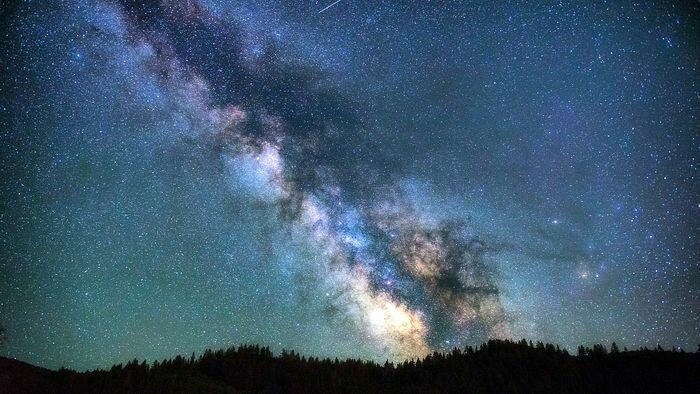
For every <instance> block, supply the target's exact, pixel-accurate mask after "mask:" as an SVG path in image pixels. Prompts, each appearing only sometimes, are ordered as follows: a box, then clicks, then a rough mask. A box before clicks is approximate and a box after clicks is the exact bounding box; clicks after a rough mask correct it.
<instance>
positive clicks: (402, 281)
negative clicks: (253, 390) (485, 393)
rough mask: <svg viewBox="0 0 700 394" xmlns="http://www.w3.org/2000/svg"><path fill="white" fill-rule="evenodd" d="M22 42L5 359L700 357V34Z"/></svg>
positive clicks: (285, 16)
mask: <svg viewBox="0 0 700 394" xmlns="http://www.w3.org/2000/svg"><path fill="white" fill-rule="evenodd" d="M330 3H332V1H301V2H299V1H294V2H287V1H266V2H260V1H241V2H228V1H210V0H201V1H187V2H177V1H162V2H160V3H155V2H154V3H150V2H149V3H147V4H146V5H143V4H142V2H137V1H129V0H124V1H116V0H115V1H111V0H105V1H78V0H76V1H48V2H46V1H41V2H39V1H23V2H13V3H11V4H7V5H3V6H2V7H1V9H2V11H1V12H0V18H1V21H0V67H2V73H1V76H0V81H1V82H0V140H1V141H0V179H2V181H1V182H0V201H2V209H1V210H0V246H1V247H0V324H2V326H4V327H5V328H6V329H7V337H8V342H7V344H6V345H5V346H4V347H3V348H2V349H0V352H2V354H3V355H6V356H10V357H15V358H18V359H21V360H25V361H28V362H32V363H35V364H38V365H42V366H47V367H51V368H58V367H60V366H67V367H72V368H77V369H87V368H97V367H107V366H109V365H111V364H112V363H118V362H122V361H125V360H130V359H133V358H140V359H143V358H146V359H148V360H153V359H156V358H164V357H170V356H172V355H174V354H178V353H181V354H189V353H191V352H193V351H196V352H200V351H202V350H203V349H204V348H206V347H214V348H218V347H225V346H229V345H231V344H237V343H260V344H262V345H270V346H271V347H272V348H273V349H274V350H281V349H282V348H287V349H295V350H297V351H301V352H303V353H305V354H313V355H316V356H328V357H339V358H340V357H361V358H370V359H376V360H384V359H386V358H389V359H404V358H410V357H418V356H421V355H424V354H426V353H427V352H429V351H432V350H445V349H451V348H452V347H453V346H465V345H474V344H479V343H481V342H482V341H484V340H486V339H487V338H492V337H494V338H522V337H525V338H531V339H533V340H542V341H545V342H553V343H559V344H561V345H563V346H565V347H568V348H569V350H572V349H575V347H576V346H578V345H579V344H587V345H590V344H592V343H598V342H602V343H606V344H609V343H610V342H612V341H616V342H617V343H618V344H619V345H620V346H621V347H622V346H626V347H629V348H636V347H640V346H650V347H652V346H656V344H661V345H662V346H664V347H671V346H675V347H682V348H683V349H685V350H695V348H696V346H697V345H698V343H700V320H699V319H700V317H699V316H700V244H699V237H698V234H700V231H699V230H700V221H699V218H700V187H699V184H698V179H697V174H698V165H699V163H698V158H699V157H700V140H699V136H700V133H698V131H699V130H700V129H699V126H698V113H699V109H700V91H699V87H698V83H699V82H700V81H699V80H698V42H700V31H699V29H698V26H700V23H699V22H700V9H699V8H698V5H697V4H685V3H683V4H680V3H670V2H646V3H631V2H622V1H620V2H617V1H608V2H601V3H598V4H591V5H589V4H583V3H581V2H563V1H561V2H547V3H546V4H544V3H543V4H540V5H537V4H531V3H528V2H510V3H507V4H481V3H472V2H467V1H440V2H435V1H421V2H389V1H361V2H360V1H351V0H343V1H341V2H338V3H337V4H335V5H333V6H332V7H330V8H328V9H326V10H324V11H323V12H321V13H319V11H321V10H322V9H324V8H325V7H327V6H328V5H329V4H330Z"/></svg>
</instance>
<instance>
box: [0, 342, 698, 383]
mask: <svg viewBox="0 0 700 394" xmlns="http://www.w3.org/2000/svg"><path fill="white" fill-rule="evenodd" d="M129 392H138V393H170V392H173V393H245V392H269V393H279V392H295V393H307V392H312V393H376V392H399V393H443V392H460V393H462V392H492V393H510V392H522V393H530V392H542V393H544V392H556V393H568V392H572V393H584V392H586V393H599V392H614V393H650V392H656V393H676V392H678V393H700V353H684V352H674V351H664V350H662V349H660V348H659V349H655V350H646V349H641V350H637V351H619V350H618V349H617V348H616V347H614V348H613V349H611V351H610V352H608V351H607V350H606V349H605V348H604V347H603V346H601V345H596V346H595V347H594V348H593V349H587V348H579V350H578V355H576V356H572V355H569V354H568V353H567V352H566V351H562V350H560V349H559V348H558V347H555V346H553V345H550V344H547V345H545V344H542V343H537V344H536V345H533V344H532V343H528V342H525V341H524V340H523V341H520V342H511V341H495V340H494V341H489V342H488V343H487V344H484V345H482V346H481V347H479V348H477V349H472V348H471V347H470V348H467V349H464V350H459V349H455V350H453V351H452V352H450V353H446V354H441V353H435V354H433V355H430V356H428V357H426V358H425V359H423V360H420V361H415V362H412V361H409V362H405V363H400V364H396V365H394V364H384V365H380V364H376V363H372V362H365V361H359V360H346V361H338V360H328V359H324V360H320V359H316V358H308V359H307V358H304V357H301V356H299V355H298V354H295V353H293V352H292V353H286V352H285V353H283V354H282V355H280V356H273V355H272V353H271V352H270V351H269V349H267V348H261V347H258V346H243V347H239V348H237V349H236V348H231V349H228V350H219V351H216V352H213V351H209V350H207V351H206V352H205V353H204V354H202V355H201V356H199V357H195V356H194V355H193V356H192V357H190V358H183V357H181V356H178V357H176V358H174V359H171V360H164V361H162V362H155V363H153V364H146V362H141V363H139V362H138V361H137V360H134V361H132V362H129V363H127V364H126V365H121V364H120V365H116V366H114V367H112V368H111V369H110V370H108V371H104V370H96V371H91V372H82V373H78V372H75V371H72V370H66V369H62V370H59V371H50V370H47V369H43V368H39V367H35V366H33V365H30V364H26V363H23V362H20V361H17V360H11V359H7V358H0V393H8V394H9V393H129Z"/></svg>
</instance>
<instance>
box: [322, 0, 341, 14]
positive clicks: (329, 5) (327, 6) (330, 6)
mask: <svg viewBox="0 0 700 394" xmlns="http://www.w3.org/2000/svg"><path fill="white" fill-rule="evenodd" d="M340 1H341V0H338V1H336V2H335V3H333V4H331V5H329V6H327V7H326V8H324V9H322V10H321V11H319V12H318V13H319V14H320V13H322V12H323V11H325V10H327V9H329V8H331V7H333V6H334V5H336V4H338V3H340Z"/></svg>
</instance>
